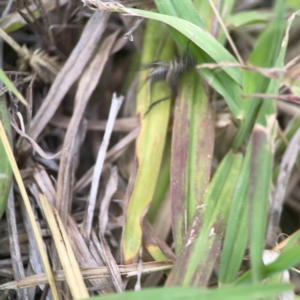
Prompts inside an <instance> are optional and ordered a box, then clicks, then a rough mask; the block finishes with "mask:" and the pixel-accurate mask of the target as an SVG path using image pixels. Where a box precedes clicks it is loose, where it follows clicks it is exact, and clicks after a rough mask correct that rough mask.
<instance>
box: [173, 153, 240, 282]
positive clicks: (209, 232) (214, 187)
mask: <svg viewBox="0 0 300 300" xmlns="http://www.w3.org/2000/svg"><path fill="white" fill-rule="evenodd" d="M242 160H243V157H242V155H241V154H234V153H233V152H231V151H229V152H228V154H227V155H226V157H225V158H224V159H223V161H222V162H221V164H220V166H219V168H218V169H217V171H216V173H215V174H214V177H213V179H212V181H211V183H210V185H209V187H208V193H207V195H206V197H205V201H204V204H203V205H200V206H199V207H197V211H196V213H195V215H194V218H193V220H192V222H191V226H190V228H189V232H188V235H187V238H186V240H185V245H184V247H183V248H182V250H181V252H180V254H179V257H178V258H177V261H176V262H175V264H174V267H173V269H172V272H171V274H170V276H169V278H168V282H167V284H168V285H183V286H206V285H207V283H208V280H209V278H210V275H211V272H212V270H213V267H214V264H215V262H216V259H217V257H218V256H219V254H220V251H221V247H222V241H223V238H224V234H225V230H226V225H227V219H228V215H229V210H230V205H231V200H232V197H233V193H234V188H235V185H236V183H237V180H238V177H239V174H240V170H241V165H242Z"/></svg>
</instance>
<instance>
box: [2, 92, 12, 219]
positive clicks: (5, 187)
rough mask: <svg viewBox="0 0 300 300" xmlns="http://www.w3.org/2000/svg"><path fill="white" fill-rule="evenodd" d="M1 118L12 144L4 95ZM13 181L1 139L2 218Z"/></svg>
mask: <svg viewBox="0 0 300 300" xmlns="http://www.w3.org/2000/svg"><path fill="white" fill-rule="evenodd" d="M0 120H1V122H2V124H3V127H4V129H5V133H6V135H7V137H8V139H9V142H10V144H12V133H11V127H10V121H9V117H8V111H7V107H6V101H5V99H4V98H3V97H0ZM11 182H12V169H11V165H10V163H9V160H8V159H7V157H6V152H5V150H4V147H3V142H2V140H0V191H1V194H0V219H1V218H2V215H3V213H4V211H5V208H6V203H7V200H8V195H9V190H10V186H11Z"/></svg>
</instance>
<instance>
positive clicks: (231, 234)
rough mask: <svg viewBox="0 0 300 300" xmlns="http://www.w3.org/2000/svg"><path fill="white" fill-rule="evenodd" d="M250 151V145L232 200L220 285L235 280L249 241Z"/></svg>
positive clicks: (220, 272)
mask: <svg viewBox="0 0 300 300" xmlns="http://www.w3.org/2000/svg"><path fill="white" fill-rule="evenodd" d="M250 151H251V148H250V147H249V146H248V148H247V152H246V156H245V158H244V161H243V166H242V170H241V173H240V176H239V178H238V181H237V184H236V188H235V192H234V196H233V200H232V205H231V209H230V215H229V219H228V226H227V230H226V235H225V240H224V245H223V250H222V254H221V262H220V270H219V277H218V279H219V285H223V284H228V283H232V282H234V280H235V279H236V276H237V274H238V271H239V269H240V265H241V263H242V260H243V257H244V254H245V250H246V246H247V242H248V228H247V225H248V218H247V216H248V215H247V212H248V184H249V171H250Z"/></svg>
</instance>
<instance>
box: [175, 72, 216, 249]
mask: <svg viewBox="0 0 300 300" xmlns="http://www.w3.org/2000/svg"><path fill="white" fill-rule="evenodd" d="M213 146H214V123H213V117H212V112H211V109H210V106H209V102H208V99H207V96H206V93H205V91H204V86H203V85H202V84H201V78H199V75H198V74H197V73H196V72H195V71H192V72H190V73H188V74H186V75H185V76H184V77H183V78H182V81H181V84H180V89H179V95H178V97H177V100H176V105H175V113H174V123H173V140H172V161H171V209H172V229H173V236H174V240H175V249H176V253H179V251H180V249H181V247H182V243H183V239H184V238H185V236H186V232H187V228H188V226H189V224H190V222H191V220H192V218H193V216H194V213H195V210H196V207H197V206H199V205H201V204H203V202H204V195H205V192H206V190H207V186H208V183H209V179H210V169H211V159H212V155H213Z"/></svg>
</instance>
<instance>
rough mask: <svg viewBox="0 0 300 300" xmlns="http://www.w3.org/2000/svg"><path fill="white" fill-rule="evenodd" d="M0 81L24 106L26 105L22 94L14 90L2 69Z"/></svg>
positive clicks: (0, 70)
mask: <svg viewBox="0 0 300 300" xmlns="http://www.w3.org/2000/svg"><path fill="white" fill-rule="evenodd" d="M0 81H2V82H3V84H4V85H5V86H6V87H7V88H8V89H9V90H10V91H11V92H12V93H13V94H14V95H15V96H16V97H17V98H18V99H19V100H20V101H21V102H22V103H23V104H24V105H27V102H26V100H25V99H24V97H23V96H22V94H21V93H20V92H19V91H18V90H17V89H16V87H15V86H14V84H13V83H12V82H11V81H10V79H9V78H8V77H7V76H6V74H5V73H4V72H3V70H2V69H0Z"/></svg>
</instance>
